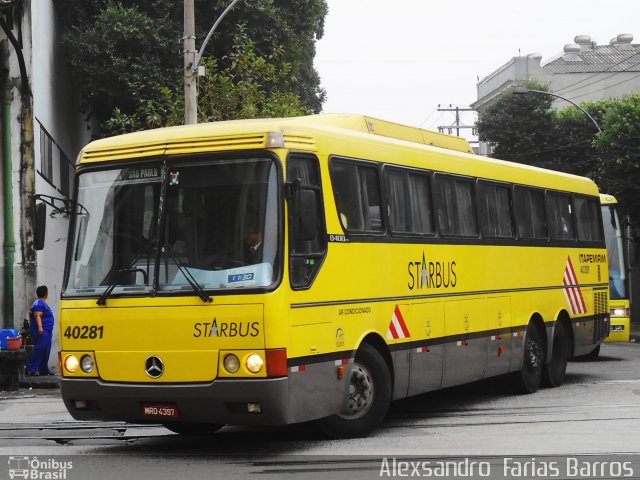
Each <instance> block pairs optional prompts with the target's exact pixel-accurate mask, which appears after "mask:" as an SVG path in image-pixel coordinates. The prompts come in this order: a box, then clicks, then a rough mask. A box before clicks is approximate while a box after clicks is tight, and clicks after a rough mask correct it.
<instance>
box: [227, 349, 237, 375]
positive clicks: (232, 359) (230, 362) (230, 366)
mask: <svg viewBox="0 0 640 480" xmlns="http://www.w3.org/2000/svg"><path fill="white" fill-rule="evenodd" d="M224 369H225V370H226V371H227V372H229V373H236V372H237V371H238V370H240V360H238V357H236V356H235V355H234V354H233V353H230V354H228V355H227V356H226V357H224Z"/></svg>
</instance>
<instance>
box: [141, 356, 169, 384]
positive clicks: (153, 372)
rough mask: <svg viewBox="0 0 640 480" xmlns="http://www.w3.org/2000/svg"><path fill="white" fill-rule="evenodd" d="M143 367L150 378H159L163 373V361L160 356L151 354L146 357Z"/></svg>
mask: <svg viewBox="0 0 640 480" xmlns="http://www.w3.org/2000/svg"><path fill="white" fill-rule="evenodd" d="M144 369H145V371H146V372H147V375H149V376H150V377H151V378H159V377H161V376H162V374H163V373H164V363H163V361H162V359H161V358H160V357H156V356H155V355H153V356H151V357H149V358H147V361H146V363H145V368H144Z"/></svg>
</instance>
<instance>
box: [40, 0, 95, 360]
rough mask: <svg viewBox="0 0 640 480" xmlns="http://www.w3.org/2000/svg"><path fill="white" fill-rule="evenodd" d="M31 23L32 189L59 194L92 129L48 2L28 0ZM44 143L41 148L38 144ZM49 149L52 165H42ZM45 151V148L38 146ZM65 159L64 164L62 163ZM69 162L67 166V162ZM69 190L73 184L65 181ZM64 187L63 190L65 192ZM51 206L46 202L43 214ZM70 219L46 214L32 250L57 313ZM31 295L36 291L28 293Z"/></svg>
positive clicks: (54, 357) (62, 194)
mask: <svg viewBox="0 0 640 480" xmlns="http://www.w3.org/2000/svg"><path fill="white" fill-rule="evenodd" d="M31 15H32V25H33V70H34V71H33V76H32V78H33V98H34V108H33V112H34V136H35V138H34V140H35V166H36V187H35V188H36V192H37V193H40V194H45V195H50V196H52V197H60V198H64V197H65V193H68V192H69V191H70V190H66V189H65V188H63V185H64V180H63V178H62V177H63V175H65V174H66V177H67V181H69V180H68V179H69V172H68V171H65V170H64V166H63V162H65V161H67V160H68V161H70V162H71V165H75V160H76V157H77V155H78V153H79V152H80V149H81V148H82V147H83V146H84V145H85V144H86V143H88V142H89V140H90V136H91V130H89V129H88V124H87V122H86V121H85V119H84V115H82V114H81V113H80V112H79V108H78V107H79V101H80V100H79V99H78V98H77V96H76V95H75V94H74V91H73V82H72V79H71V78H70V75H69V74H68V65H67V63H66V61H65V59H64V57H63V56H62V55H61V52H60V49H59V47H58V43H59V42H58V41H57V39H58V34H59V32H58V30H57V22H56V16H55V12H54V5H53V1H51V0H37V1H36V2H34V3H33V4H32V11H31ZM42 147H44V149H43V148H42ZM49 148H50V149H51V150H50V151H51V153H52V158H51V166H52V167H53V168H52V169H51V170H49V168H48V167H47V166H46V165H44V163H45V162H46V159H47V157H48V152H49ZM43 150H44V151H43ZM67 164H68V163H67ZM71 165H70V166H69V167H71ZM69 188H70V189H72V188H73V185H72V184H71V185H69ZM65 190H66V191H65ZM51 212H52V209H51V208H50V207H47V213H48V214H50V213H51ZM68 228H69V221H68V219H67V218H64V216H62V215H56V216H55V217H53V218H52V217H51V216H48V218H47V229H46V240H45V248H44V249H43V250H41V251H39V252H38V253H37V262H38V267H37V278H38V285H47V287H48V288H49V299H48V300H47V303H48V304H49V305H50V306H51V308H52V309H53V311H54V312H55V314H56V320H57V319H58V313H59V300H60V293H61V289H62V280H63V278H62V277H63V273H64V258H65V253H66V247H67V235H68ZM31 297H34V298H35V292H33V293H32V294H31ZM58 350H59V339H58V332H57V331H55V332H54V341H53V346H52V352H57V351H58ZM49 363H50V365H51V366H55V365H56V364H57V355H55V354H53V353H52V355H51V358H50V359H49Z"/></svg>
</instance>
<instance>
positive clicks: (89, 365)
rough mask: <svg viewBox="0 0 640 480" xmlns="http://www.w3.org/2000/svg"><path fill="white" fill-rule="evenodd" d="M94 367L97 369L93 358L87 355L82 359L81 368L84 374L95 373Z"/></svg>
mask: <svg viewBox="0 0 640 480" xmlns="http://www.w3.org/2000/svg"><path fill="white" fill-rule="evenodd" d="M94 367H95V363H94V361H93V358H91V356H89V355H85V356H84V357H82V358H81V359H80V368H81V369H82V371H83V372H84V373H91V372H93V368H94Z"/></svg>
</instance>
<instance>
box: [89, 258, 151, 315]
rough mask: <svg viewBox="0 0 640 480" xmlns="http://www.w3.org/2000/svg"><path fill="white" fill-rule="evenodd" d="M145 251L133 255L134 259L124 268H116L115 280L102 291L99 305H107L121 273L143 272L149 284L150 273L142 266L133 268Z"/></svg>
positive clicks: (146, 283) (145, 282)
mask: <svg viewBox="0 0 640 480" xmlns="http://www.w3.org/2000/svg"><path fill="white" fill-rule="evenodd" d="M145 253H147V252H145V251H144V250H143V251H142V252H140V253H139V254H137V255H136V256H135V257H133V259H132V260H131V261H130V262H129V263H128V264H127V266H126V267H124V268H119V269H117V270H115V271H114V272H113V275H114V277H113V281H112V282H111V283H110V284H109V286H108V287H107V289H106V290H105V291H104V292H102V295H100V298H99V299H98V301H97V302H96V303H97V304H98V305H101V306H106V305H107V298H108V297H109V295H111V292H113V289H114V288H116V287H117V286H118V279H119V278H120V275H122V274H123V273H138V272H140V273H142V276H143V279H144V284H145V285H148V284H149V274H148V273H147V272H146V271H144V270H143V269H142V268H133V265H134V264H135V263H136V262H137V261H138V260H140V258H141V257H142V255H144V254H145Z"/></svg>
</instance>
